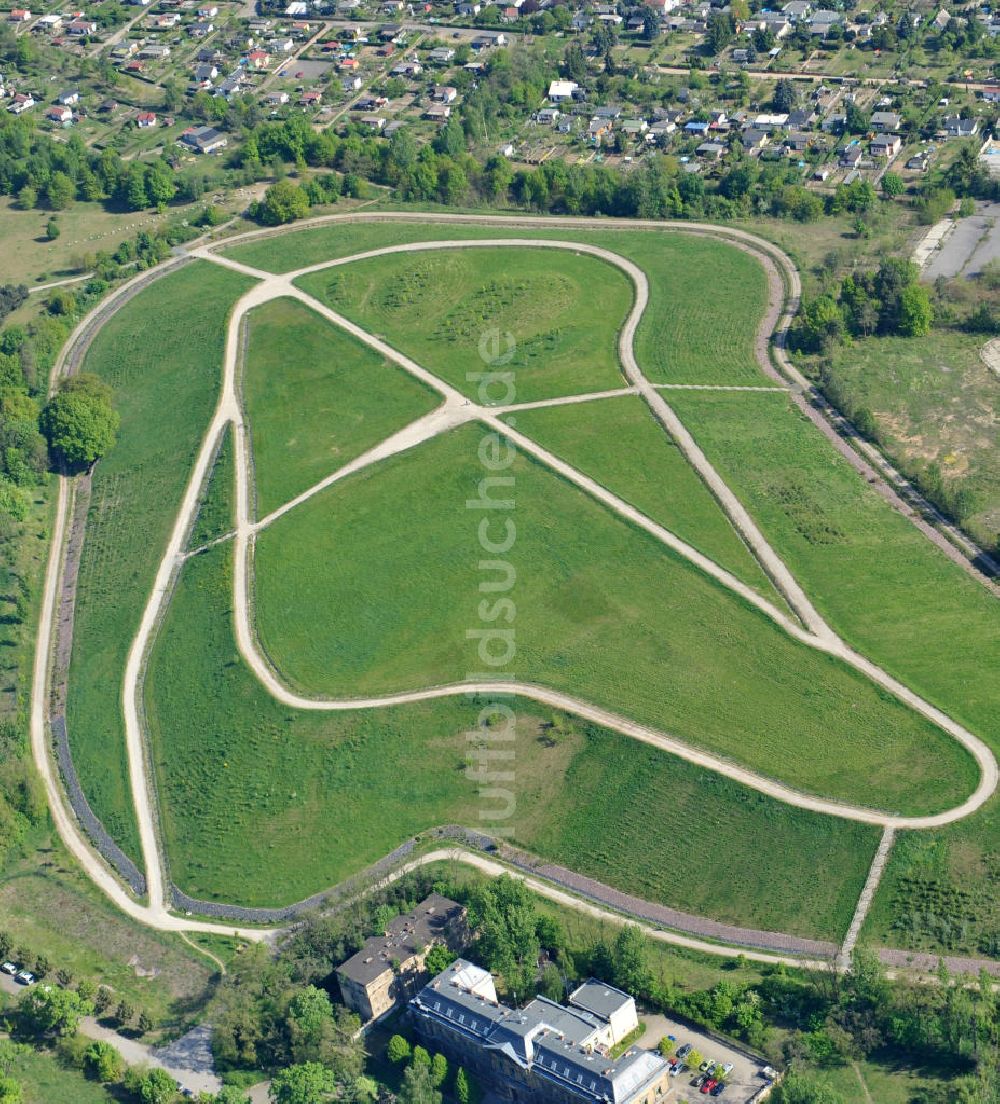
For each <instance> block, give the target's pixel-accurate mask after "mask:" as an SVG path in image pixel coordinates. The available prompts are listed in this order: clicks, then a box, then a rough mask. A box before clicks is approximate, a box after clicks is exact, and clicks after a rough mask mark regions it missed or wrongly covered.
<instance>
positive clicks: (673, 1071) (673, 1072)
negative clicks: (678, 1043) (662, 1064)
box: [670, 1062, 687, 1077]
mask: <svg viewBox="0 0 1000 1104" xmlns="http://www.w3.org/2000/svg"><path fill="white" fill-rule="evenodd" d="M686 1069H687V1066H685V1065H684V1063H683V1062H678V1063H677V1065H676V1066H671V1067H670V1076H671V1077H676V1076H677V1075H678V1074H679V1073H683V1072H684V1071H685V1070H686Z"/></svg>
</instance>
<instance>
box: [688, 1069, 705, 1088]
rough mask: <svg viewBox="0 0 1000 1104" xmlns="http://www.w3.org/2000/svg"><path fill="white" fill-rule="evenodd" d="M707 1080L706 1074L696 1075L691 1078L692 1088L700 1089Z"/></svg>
mask: <svg viewBox="0 0 1000 1104" xmlns="http://www.w3.org/2000/svg"><path fill="white" fill-rule="evenodd" d="M707 1080H708V1074H707V1073H696V1074H695V1075H694V1077H692V1078H691V1084H692V1086H693V1087H694V1088H696V1089H700V1088H701V1087H702V1085H704V1084H705V1082H706V1081H707Z"/></svg>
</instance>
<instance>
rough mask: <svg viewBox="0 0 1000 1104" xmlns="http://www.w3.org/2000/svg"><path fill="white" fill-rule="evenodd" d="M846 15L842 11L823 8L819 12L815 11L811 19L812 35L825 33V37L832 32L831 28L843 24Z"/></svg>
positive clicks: (810, 31) (810, 30) (810, 28)
mask: <svg viewBox="0 0 1000 1104" xmlns="http://www.w3.org/2000/svg"><path fill="white" fill-rule="evenodd" d="M843 22H844V17H843V15H842V14H841V13H840V12H835V11H830V10H829V9H823V10H821V11H818V12H814V13H813V15H812V16H811V17H810V19H809V33H810V34H812V35H823V36H824V37H825V36H826V35H828V34H829V33H830V28H831V27H834V26H837V25H838V24H842V23H843Z"/></svg>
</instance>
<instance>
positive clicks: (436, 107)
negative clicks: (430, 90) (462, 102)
mask: <svg viewBox="0 0 1000 1104" xmlns="http://www.w3.org/2000/svg"><path fill="white" fill-rule="evenodd" d="M450 117H451V107H450V106H449V105H448V104H442V103H432V104H431V105H430V106H429V107H428V108H427V109H426V110H425V111H424V118H425V119H431V120H432V121H433V122H435V123H443V122H445V120H446V119H448V118H450Z"/></svg>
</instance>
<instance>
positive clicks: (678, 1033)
mask: <svg viewBox="0 0 1000 1104" xmlns="http://www.w3.org/2000/svg"><path fill="white" fill-rule="evenodd" d="M639 1019H640V1020H641V1021H642V1022H643V1023H644V1024H646V1033H645V1034H644V1035H643V1036H642V1038H641V1039H640V1040H639V1042H638V1044H637V1045H638V1046H642V1047H646V1049H647V1050H654V1049H655V1048H656V1047H657V1046H658V1045H659V1042H660V1040H661V1039H662V1038H663V1037H664V1036H670V1037H672V1040H673V1041H674V1046H673V1048H672V1049H671V1051H670V1053H671V1054H674V1053H676V1050H677V1047H680V1046H683V1045H684V1044H685V1043H688V1044H690V1045H691V1046H692V1047H693V1048H694V1049H695V1050H697V1051H699V1052H700V1053H701V1054H702V1055H703V1056H704V1057H705V1058H706V1059H714V1061H715V1062H716V1063H717V1064H719V1065H728V1064H730V1063H731V1064H732V1067H733V1068H732V1071H731V1072H730V1073H729V1075H728V1076H727V1077H726V1090H725V1092H724V1093H723V1094H722V1095H721V1096H718V1097H711V1096H706V1095H704V1094H702V1092H701V1091H700V1090H699V1089H698V1088H696V1087H695V1086H693V1085H692V1084H691V1080H692V1078H693V1077H694V1076H695V1073H696V1071H695V1070H685V1071H684V1072H683V1073H681V1074H679V1075H678V1076H677V1077H675V1078H672V1080H673V1082H674V1093H675V1096H674V1097H672V1099H675V1100H678V1101H684V1102H685V1104H696V1102H704V1101H706V1100H713V1099H716V1100H721V1101H725V1104H747V1101H749V1100H752V1099H753V1098H754V1097H755V1096H756V1094H757V1093H759V1092H760V1091H761V1089H763V1088H765V1086H766V1085H767V1084H768V1082H767V1081H766V1080H765V1079H764V1078H763V1077H761V1075H760V1072H761V1070H762V1069H763V1068H764V1063H762V1062H756V1061H752V1060H751V1059H750V1058H747V1056H746V1055H745V1054H742V1053H741V1052H740V1051H738V1050H735V1049H734V1048H733V1047H730V1046H726V1045H725V1044H724V1043H718V1042H716V1041H715V1040H714V1039H712V1038H710V1037H709V1036H708V1035H703V1034H702V1033H701V1032H699V1031H697V1030H694V1029H692V1028H690V1027H687V1026H685V1025H684V1024H681V1023H678V1022H677V1021H676V1020H672V1019H670V1018H669V1017H667V1016H640V1017H639Z"/></svg>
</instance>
